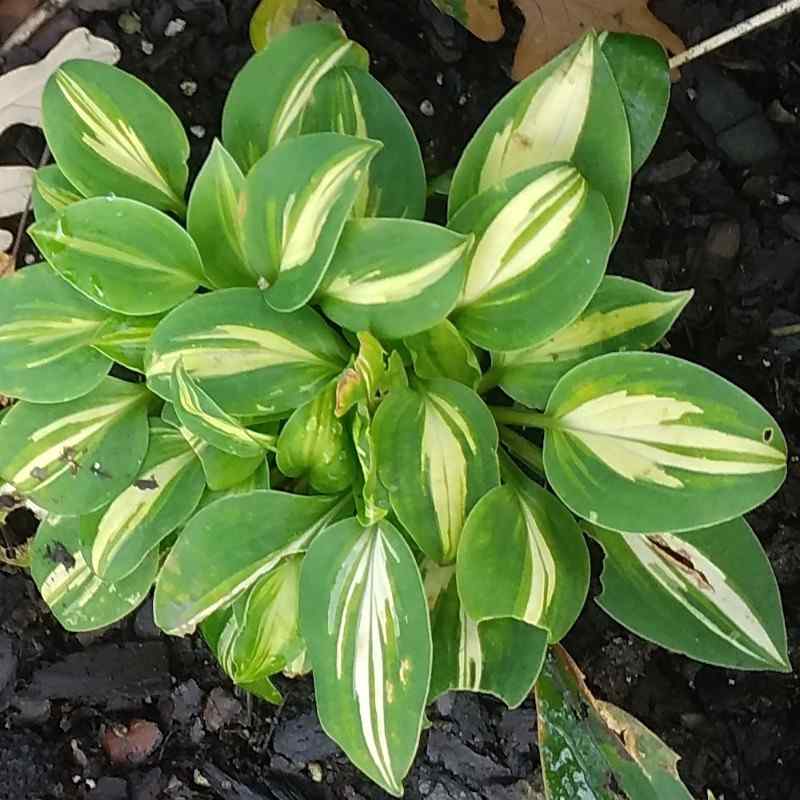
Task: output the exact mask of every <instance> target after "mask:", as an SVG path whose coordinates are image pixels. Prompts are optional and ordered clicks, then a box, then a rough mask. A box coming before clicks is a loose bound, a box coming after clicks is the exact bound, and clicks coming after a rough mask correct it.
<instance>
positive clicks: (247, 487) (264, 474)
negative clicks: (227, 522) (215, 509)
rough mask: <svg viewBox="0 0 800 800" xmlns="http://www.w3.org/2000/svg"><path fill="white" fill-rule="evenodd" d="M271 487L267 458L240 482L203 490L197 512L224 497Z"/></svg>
mask: <svg viewBox="0 0 800 800" xmlns="http://www.w3.org/2000/svg"><path fill="white" fill-rule="evenodd" d="M269 488H270V479H269V464H268V463H267V460H266V459H263V460H262V461H261V462H260V464H259V466H258V469H256V470H255V472H253V473H251V474H250V475H248V476H247V477H246V478H244V480H242V481H240V482H239V483H235V484H233V486H229V487H228V488H226V489H211V488H210V487H206V490H205V492H203V496H202V497H201V498H200V502H199V503H198V504H197V509H196V512H199V511H202V510H203V509H204V508H205V507H206V506H210V505H211V504H212V503H216V501H217V500H221V499H222V498H223V497H233V496H235V495H240V494H249V493H250V492H254V491H255V490H256V489H269Z"/></svg>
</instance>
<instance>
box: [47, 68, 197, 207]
mask: <svg viewBox="0 0 800 800" xmlns="http://www.w3.org/2000/svg"><path fill="white" fill-rule="evenodd" d="M42 118H43V120H44V123H43V125H44V132H45V136H46V137H47V144H48V145H49V146H50V150H51V151H52V153H53V155H54V156H55V159H56V163H57V164H58V166H59V168H60V169H61V171H62V172H63V173H64V175H65V176H66V178H67V180H68V181H69V182H70V183H71V184H72V185H73V186H75V187H76V188H77V189H78V190H79V191H80V192H81V194H83V195H84V196H86V197H92V196H95V195H107V194H114V195H117V196H119V197H130V198H132V199H134V200H140V201H141V202H143V203H147V204H148V205H152V206H155V207H156V208H162V209H165V210H169V211H176V212H177V213H179V214H180V213H182V212H183V211H184V210H185V204H184V202H183V192H184V189H185V188H186V179H187V176H188V168H187V166H186V159H187V158H188V156H189V141H188V139H187V138H186V132H185V131H184V129H183V125H181V122H180V120H179V119H178V117H177V116H176V115H175V113H174V112H173V111H172V109H171V108H170V107H169V106H168V105H167V104H166V103H165V102H164V101H163V100H162V99H161V98H160V97H159V96H158V95H157V94H155V92H153V90H152V89H150V88H149V87H148V86H147V85H146V84H144V83H142V81H140V80H138V79H137V78H134V77H133V75H129V74H128V73H127V72H123V71H122V70H121V69H117V68H116V67H112V66H109V65H107V64H100V63H98V62H97V61H88V60H75V61H69V62H67V63H66V64H63V65H62V66H61V67H60V68H59V69H58V70H57V71H56V72H55V73H54V74H53V75H52V76H51V78H50V80H49V81H48V82H47V85H46V86H45V89H44V94H43V96H42Z"/></svg>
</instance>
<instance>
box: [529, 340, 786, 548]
mask: <svg viewBox="0 0 800 800" xmlns="http://www.w3.org/2000/svg"><path fill="white" fill-rule="evenodd" d="M545 424H546V425H548V428H549V429H548V430H547V431H546V433H545V443H544V463H545V470H546V472H547V479H548V481H549V482H550V485H551V486H552V487H553V489H554V490H555V492H556V493H557V494H558V495H559V497H560V498H561V499H562V500H563V501H564V503H565V504H566V505H567V506H568V507H569V508H570V509H572V511H573V512H575V513H576V514H578V515H579V516H581V517H583V518H584V519H587V520H589V521H590V522H594V523H596V524H598V525H601V526H603V527H605V528H610V529H612V530H620V531H626V532H628V531H632V532H637V533H665V532H667V533H671V532H676V531H686V530H693V529H695V528H703V527H706V526H709V525H714V524H716V523H718V522H724V521H725V520H729V519H733V518H734V517H737V516H740V515H741V514H743V513H745V512H746V511H749V510H750V509H752V508H754V507H755V506H757V505H759V504H760V503H763V502H764V501H765V500H766V499H767V498H769V497H770V496H772V495H773V494H774V493H775V492H776V491H777V489H778V487H779V486H780V485H781V484H782V483H783V481H784V478H785V477H786V441H785V439H784V438H783V434H782V433H781V431H780V429H779V428H778V425H777V423H776V422H775V420H774V419H773V418H772V417H771V416H770V415H769V414H768V413H767V412H766V411H765V410H764V409H763V408H762V407H761V406H760V405H759V404H758V403H757V402H756V401H755V400H753V399H752V398H750V397H748V395H746V394H745V393H744V392H743V391H742V390H741V389H738V388H737V387H736V386H734V385H733V384H730V383H728V382H727V381H726V380H724V379H723V378H720V377H719V376H717V375H715V374H714V373H712V372H709V371H708V370H706V369H703V368H702V367H699V366H697V365H695V364H691V363H689V362H687V361H681V360H680V359H677V358H673V357H671V356H665V355H660V354H655V353H612V354H610V355H605V356H599V357H598V358H593V359H592V360H591V361H587V362H586V363H584V364H581V365H580V366H578V367H575V368H574V369H573V370H571V371H570V372H568V373H567V374H566V375H565V376H564V377H563V378H561V380H560V381H559V382H558V384H557V385H556V388H555V389H554V390H553V393H552V394H551V395H550V400H549V401H548V404H547V417H546V418H545Z"/></svg>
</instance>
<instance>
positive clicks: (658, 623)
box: [588, 517, 791, 672]
mask: <svg viewBox="0 0 800 800" xmlns="http://www.w3.org/2000/svg"><path fill="white" fill-rule="evenodd" d="M588 530H589V533H590V535H591V536H592V537H594V538H595V539H597V541H598V542H600V544H601V545H602V546H603V550H604V551H605V561H604V563H603V575H602V582H603V593H602V594H601V595H600V596H599V597H598V598H597V602H598V604H599V605H600V606H601V608H603V609H604V610H605V611H606V612H607V613H608V614H610V615H611V616H612V617H613V618H614V619H615V620H617V622H619V623H620V624H622V625H624V626H625V627H626V628H629V629H630V630H632V631H633V632H634V633H637V634H638V635H639V636H643V637H644V638H646V639H649V640H650V641H653V642H656V643H657V644H660V645H661V646H663V647H667V648H669V649H670V650H675V651H677V652H680V653H685V654H686V655H688V656H689V657H690V658H695V659H697V660H698V661H705V662H706V663H710V664H716V665H717V666H722V667H730V668H732V669H772V670H779V671H781V672H789V671H790V670H791V666H790V664H789V659H788V655H787V651H786V627H785V624H784V621H783V610H782V608H781V597H780V593H779V592H778V585H777V582H776V580H775V575H774V574H773V572H772V567H770V564H769V560H768V559H767V556H766V554H765V553H764V549H763V548H762V547H761V544H760V543H759V541H758V539H757V538H756V536H755V534H754V533H753V531H752V530H751V528H750V526H749V525H748V524H747V523H746V522H745V521H744V519H742V518H741V517H740V518H738V519H734V520H731V521H730V522H725V523H722V524H721V525H715V526H713V527H710V528H704V529H703V530H699V531H687V532H685V533H661V534H652V535H650V536H643V535H642V534H639V533H616V532H612V531H607V530H603V529H602V528H598V527H597V526H590V527H589V529H588Z"/></svg>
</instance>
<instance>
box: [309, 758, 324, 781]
mask: <svg viewBox="0 0 800 800" xmlns="http://www.w3.org/2000/svg"><path fill="white" fill-rule="evenodd" d="M308 774H309V775H310V776H311V780H312V781H314V783H322V767H321V766H320V765H319V764H317V762H316V761H311V762H309V765H308Z"/></svg>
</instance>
